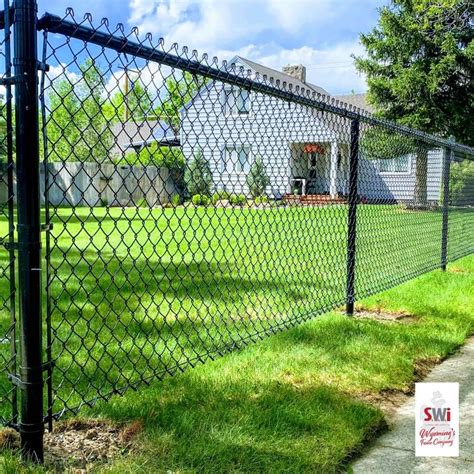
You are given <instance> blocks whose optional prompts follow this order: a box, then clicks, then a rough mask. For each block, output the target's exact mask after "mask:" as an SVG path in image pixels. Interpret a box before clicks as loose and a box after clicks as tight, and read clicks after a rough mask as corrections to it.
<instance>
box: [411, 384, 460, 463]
mask: <svg viewBox="0 0 474 474" xmlns="http://www.w3.org/2000/svg"><path fill="white" fill-rule="evenodd" d="M415 397H416V409H415V417H416V433H415V455H416V456H427V457H436V456H459V384H458V383H417V384H416V389H415Z"/></svg>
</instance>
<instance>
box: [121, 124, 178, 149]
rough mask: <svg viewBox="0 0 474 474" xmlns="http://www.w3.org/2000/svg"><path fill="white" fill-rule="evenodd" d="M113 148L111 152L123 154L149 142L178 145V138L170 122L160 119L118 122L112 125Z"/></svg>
mask: <svg viewBox="0 0 474 474" xmlns="http://www.w3.org/2000/svg"><path fill="white" fill-rule="evenodd" d="M112 135H113V136H114V148H113V150H112V153H118V154H123V153H124V152H126V151H128V150H129V149H130V148H133V147H141V146H145V145H149V144H151V143H155V142H157V143H159V144H161V145H163V146H179V138H178V137H177V135H176V132H175V131H174V130H173V128H172V127H171V125H170V124H168V123H166V122H164V121H162V120H143V121H135V120H129V121H128V122H119V123H116V124H114V125H113V126H112Z"/></svg>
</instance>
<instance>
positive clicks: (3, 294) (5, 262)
mask: <svg viewBox="0 0 474 474" xmlns="http://www.w3.org/2000/svg"><path fill="white" fill-rule="evenodd" d="M10 21H11V19H10V11H6V12H5V14H4V15H3V16H2V18H1V21H0V23H2V27H4V30H3V32H2V33H1V35H2V38H1V40H0V74H1V77H2V78H3V79H4V80H5V81H6V82H5V84H2V87H1V88H0V406H1V407H2V409H1V410H0V424H2V425H9V424H16V423H17V387H16V386H15V385H13V384H12V383H11V382H10V380H9V376H10V374H14V373H16V371H17V364H16V362H17V361H16V357H17V328H16V324H17V322H16V305H15V299H16V277H15V250H14V243H15V222H14V220H15V203H14V190H15V183H14V164H13V152H14V136H13V104H12V84H11V83H9V82H8V80H9V79H10V78H11V76H12V60H11V34H10V28H9V24H10ZM5 26H6V27H5Z"/></svg>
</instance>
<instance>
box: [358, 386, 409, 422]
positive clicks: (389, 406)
mask: <svg viewBox="0 0 474 474" xmlns="http://www.w3.org/2000/svg"><path fill="white" fill-rule="evenodd" d="M411 395H412V392H411V391H410V390H409V389H407V390H406V391H404V390H395V389H387V390H382V391H381V392H379V393H370V392H362V393H359V394H358V395H357V398H359V399H360V400H362V401H363V402H365V403H368V404H369V405H374V406H376V407H377V408H378V409H380V410H381V411H382V412H383V413H384V415H385V417H386V418H387V421H388V422H390V420H391V419H392V418H393V416H394V415H395V413H396V411H397V409H398V408H399V407H401V406H402V405H403V404H404V403H405V402H406V401H407V400H408V399H409V398H410V396H411Z"/></svg>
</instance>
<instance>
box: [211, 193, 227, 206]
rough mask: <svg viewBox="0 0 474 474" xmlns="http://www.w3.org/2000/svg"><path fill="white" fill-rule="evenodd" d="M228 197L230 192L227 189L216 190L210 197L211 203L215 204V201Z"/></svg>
mask: <svg viewBox="0 0 474 474" xmlns="http://www.w3.org/2000/svg"><path fill="white" fill-rule="evenodd" d="M229 197H230V194H229V193H228V192H227V191H217V192H215V193H214V194H213V195H212V197H211V200H212V204H216V203H217V201H224V200H228V199H229Z"/></svg>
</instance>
